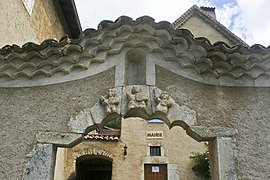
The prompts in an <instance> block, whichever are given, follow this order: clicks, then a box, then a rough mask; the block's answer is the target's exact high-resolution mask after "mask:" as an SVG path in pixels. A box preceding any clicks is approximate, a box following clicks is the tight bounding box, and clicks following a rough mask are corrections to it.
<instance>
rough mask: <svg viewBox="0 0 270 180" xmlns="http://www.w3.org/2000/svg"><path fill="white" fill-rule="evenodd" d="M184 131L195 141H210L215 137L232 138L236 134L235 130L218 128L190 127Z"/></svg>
mask: <svg viewBox="0 0 270 180" xmlns="http://www.w3.org/2000/svg"><path fill="white" fill-rule="evenodd" d="M186 131H187V134H188V135H189V136H191V137H192V138H194V139H195V140H197V141H211V140H214V139H215V138H216V137H233V136H234V135H235V134H237V130H236V129H233V128H228V127H219V126H213V127H204V126H190V127H189V128H187V130H186Z"/></svg>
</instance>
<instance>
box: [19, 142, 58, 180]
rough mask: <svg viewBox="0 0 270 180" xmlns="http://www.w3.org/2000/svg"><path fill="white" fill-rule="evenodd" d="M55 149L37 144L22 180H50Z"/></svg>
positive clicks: (51, 146) (52, 172) (48, 145)
mask: <svg viewBox="0 0 270 180" xmlns="http://www.w3.org/2000/svg"><path fill="white" fill-rule="evenodd" d="M55 154H56V148H55V147H54V146H53V145H52V144H37V145H36V148H35V149H34V150H33V152H32V154H31V156H30V160H29V162H28V164H27V167H26V169H25V171H24V176H23V179H24V180H37V179H42V180H51V179H53V174H54V168H53V167H54V162H55Z"/></svg>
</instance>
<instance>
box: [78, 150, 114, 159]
mask: <svg viewBox="0 0 270 180" xmlns="http://www.w3.org/2000/svg"><path fill="white" fill-rule="evenodd" d="M85 155H97V156H104V157H107V158H110V159H113V154H112V153H110V152H108V151H107V150H105V149H96V148H84V149H80V150H78V151H75V152H74V159H75V160H76V159H77V158H79V157H81V156H85Z"/></svg>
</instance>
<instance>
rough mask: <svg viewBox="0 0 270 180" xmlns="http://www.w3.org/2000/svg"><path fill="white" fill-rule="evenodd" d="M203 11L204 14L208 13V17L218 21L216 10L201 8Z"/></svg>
mask: <svg viewBox="0 0 270 180" xmlns="http://www.w3.org/2000/svg"><path fill="white" fill-rule="evenodd" d="M200 8H201V10H203V12H204V13H206V14H207V15H208V16H210V17H212V18H214V19H217V18H216V13H215V8H214V7H204V6H201V7H200Z"/></svg>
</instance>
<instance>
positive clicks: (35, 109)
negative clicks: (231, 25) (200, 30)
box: [0, 6, 270, 180]
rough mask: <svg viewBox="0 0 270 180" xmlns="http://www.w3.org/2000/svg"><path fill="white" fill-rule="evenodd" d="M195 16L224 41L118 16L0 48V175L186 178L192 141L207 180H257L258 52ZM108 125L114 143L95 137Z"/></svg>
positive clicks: (265, 136)
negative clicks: (116, 124) (98, 168)
mask: <svg viewBox="0 0 270 180" xmlns="http://www.w3.org/2000/svg"><path fill="white" fill-rule="evenodd" d="M189 12H194V13H195V12H196V13H197V15H196V18H197V17H201V16H200V15H198V13H201V14H203V13H204V12H203V11H201V10H200V9H199V8H198V7H196V6H194V7H192V8H191V10H190V11H189ZM196 13H195V14H196ZM190 15H191V16H188V18H186V19H185V21H183V22H182V21H180V20H182V19H183V18H180V19H179V21H180V22H182V23H184V22H188V21H192V17H193V16H192V13H191V14H190ZM193 15H194V14H193ZM203 16H204V17H208V21H206V20H205V21H202V22H204V23H205V24H206V25H207V26H208V25H209V23H215V25H216V26H215V28H212V29H211V31H212V32H213V33H214V32H220V33H221V34H223V36H224V37H228V38H225V39H221V41H225V42H227V41H228V42H229V41H232V42H231V43H233V44H234V46H229V45H228V44H226V43H224V42H216V43H215V44H212V43H211V42H213V41H215V39H212V40H211V41H210V40H209V39H207V38H205V37H201V38H194V35H193V34H192V33H191V32H190V31H189V30H184V29H177V28H176V29H175V27H178V26H177V22H176V23H174V24H173V25H174V26H173V25H172V24H170V23H168V22H159V23H156V22H155V21H154V20H153V19H152V18H150V17H146V16H145V17H140V18H138V19H136V20H132V19H130V18H128V17H124V16H123V17H120V18H119V19H117V20H116V21H115V22H112V21H104V22H102V23H100V25H99V28H98V29H97V30H93V29H89V30H85V31H84V32H83V33H82V35H81V36H80V38H79V39H71V40H69V41H62V42H55V41H52V40H48V41H46V42H47V43H46V44H41V45H32V44H26V45H25V46H24V47H23V48H17V47H16V48H15V47H14V46H8V47H7V48H3V49H1V50H0V54H1V56H0V57H1V59H0V63H1V64H0V86H1V88H0V96H1V103H0V107H1V108H0V114H1V119H0V120H1V131H0V137H1V144H0V154H1V158H0V167H1V170H2V171H1V173H0V179H26V180H29V179H31V180H32V179H48V180H49V179H54V177H55V178H56V179H57V178H63V179H65V178H74V176H76V177H78V176H79V175H81V174H83V173H82V171H83V169H84V167H85V166H89V165H93V164H95V165H102V166H104V167H106V168H108V169H106V171H107V170H108V171H111V172H112V176H113V177H112V179H123V178H124V179H125V178H126V177H127V176H128V177H132V178H134V179H144V178H146V176H147V174H145V171H148V170H150V171H151V172H152V173H158V172H163V173H165V174H166V176H165V179H166V178H168V179H181V178H182V179H184V178H185V177H187V178H190V179H192V178H193V177H194V174H190V171H188V169H189V167H188V166H189V165H190V164H188V163H189V162H187V161H188V159H187V158H188V157H187V154H189V153H190V152H192V151H193V152H194V149H196V150H200V151H204V150H205V149H204V146H203V143H199V144H198V142H207V143H209V153H210V163H211V175H212V178H213V179H214V180H236V179H269V177H270V173H269V171H268V169H269V165H268V164H269V163H268V161H269V157H270V155H269V152H270V151H269V146H268V144H269V134H270V131H269V129H270V127H269V122H268V118H269V111H268V109H269V108H270V107H269V106H270V102H269V101H270V100H269V98H268V95H269V91H270V90H269V86H270V78H269V71H270V70H269V53H270V50H269V48H264V47H262V46H259V45H254V46H251V47H248V46H246V44H245V43H243V42H242V41H241V40H239V39H238V38H236V37H234V36H233V35H232V34H230V33H229V32H228V31H227V30H226V29H224V28H223V27H222V26H218V24H217V22H216V21H215V20H214V19H213V18H212V16H210V15H207V14H206V13H205V14H203ZM179 21H178V23H179ZM195 36H196V34H195ZM115 119H121V133H120V136H119V135H117V134H114V135H112V134H111V135H110V137H107V136H106V137H105V136H104V137H103V136H102V137H101V136H100V134H98V133H97V134H96V133H95V131H97V129H101V128H102V127H104V125H106V124H107V123H110V122H112V121H113V120H115ZM153 119H159V120H162V122H163V123H157V124H151V123H150V122H149V121H147V120H153ZM161 134H162V135H161ZM153 136H154V137H153ZM93 137H97V139H93ZM161 137H162V138H161ZM91 138H92V139H91ZM106 138H107V139H110V138H111V139H112V140H106ZM151 138H153V139H151ZM98 139H99V140H98ZM101 139H102V140H101ZM195 141H197V142H195ZM151 147H152V148H160V156H158V157H157V156H151ZM179 149H180V150H179ZM153 150H155V152H156V149H153ZM148 165H152V166H150V169H149V166H148ZM163 165H166V167H165V170H164V166H163ZM183 166H186V167H183ZM166 168H167V169H166ZM78 169H81V171H77V170H78ZM124 170H126V171H124ZM104 171H105V170H104ZM104 171H103V172H104ZM78 172H79V173H78ZM86 173H91V172H86ZM150 174H151V173H150ZM158 174H159V173H158ZM104 175H105V176H107V173H105V172H104Z"/></svg>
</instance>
